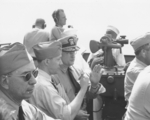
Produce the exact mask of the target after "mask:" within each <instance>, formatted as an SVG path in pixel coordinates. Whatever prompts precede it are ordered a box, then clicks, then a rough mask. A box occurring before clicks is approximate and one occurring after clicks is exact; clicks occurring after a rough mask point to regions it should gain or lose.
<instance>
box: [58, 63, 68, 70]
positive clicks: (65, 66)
mask: <svg viewBox="0 0 150 120" xmlns="http://www.w3.org/2000/svg"><path fill="white" fill-rule="evenodd" d="M60 66H61V67H62V68H63V69H68V68H69V66H68V65H65V64H61V65H60Z"/></svg>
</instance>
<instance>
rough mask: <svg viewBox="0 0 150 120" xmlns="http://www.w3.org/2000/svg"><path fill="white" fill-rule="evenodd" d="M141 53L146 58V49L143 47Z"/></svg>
mask: <svg viewBox="0 0 150 120" xmlns="http://www.w3.org/2000/svg"><path fill="white" fill-rule="evenodd" d="M141 54H142V56H143V57H144V58H145V57H146V50H144V49H142V50H141Z"/></svg>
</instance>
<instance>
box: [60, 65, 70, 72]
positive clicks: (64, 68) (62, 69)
mask: <svg viewBox="0 0 150 120" xmlns="http://www.w3.org/2000/svg"><path fill="white" fill-rule="evenodd" d="M60 70H61V71H62V72H63V73H66V72H67V70H68V67H66V66H64V65H63V64H62V65H60Z"/></svg>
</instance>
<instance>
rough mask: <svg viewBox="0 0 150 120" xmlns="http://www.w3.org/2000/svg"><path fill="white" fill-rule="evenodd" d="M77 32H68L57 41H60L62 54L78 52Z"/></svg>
mask: <svg viewBox="0 0 150 120" xmlns="http://www.w3.org/2000/svg"><path fill="white" fill-rule="evenodd" d="M76 34H77V31H76V30H74V29H73V30H68V31H66V32H64V33H63V34H62V37H61V38H60V39H59V40H60V41H62V51H63V52H65V51H66V52H72V51H78V50H79V49H80V48H79V47H78V46H77V41H78V38H77V35H76Z"/></svg>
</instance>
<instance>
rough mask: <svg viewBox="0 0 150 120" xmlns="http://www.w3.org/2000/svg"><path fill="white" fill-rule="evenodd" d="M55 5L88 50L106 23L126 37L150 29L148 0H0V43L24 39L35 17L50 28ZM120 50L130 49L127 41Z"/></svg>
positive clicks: (130, 52) (100, 34) (81, 44)
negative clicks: (44, 21)
mask: <svg viewBox="0 0 150 120" xmlns="http://www.w3.org/2000/svg"><path fill="white" fill-rule="evenodd" d="M12 1H13V2H12ZM58 8H62V9H64V11H65V13H66V16H67V25H66V26H68V25H73V27H74V28H75V29H77V30H78V37H79V43H78V44H79V46H81V47H84V48H85V49H87V50H88V49H89V41H90V40H99V39H100V38H101V37H102V36H103V34H104V33H105V30H106V27H107V26H108V25H113V26H116V27H117V28H118V29H119V31H120V35H126V36H127V38H128V39H129V40H131V39H133V38H136V37H138V36H139V35H142V34H144V33H145V32H149V31H150V0H0V16H1V17H0V33H1V34H0V43H6V42H11V43H12V42H16V41H19V42H23V37H24V34H25V33H26V32H28V31H29V30H30V29H31V27H32V25H33V24H34V22H35V20H36V18H44V19H45V20H46V23H47V28H46V30H48V31H50V30H51V28H52V27H53V26H54V22H53V19H52V16H51V15H52V12H53V11H54V10H56V9H58ZM123 50H124V53H125V54H132V53H133V49H132V48H131V47H130V45H126V46H125V47H124V48H123Z"/></svg>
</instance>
